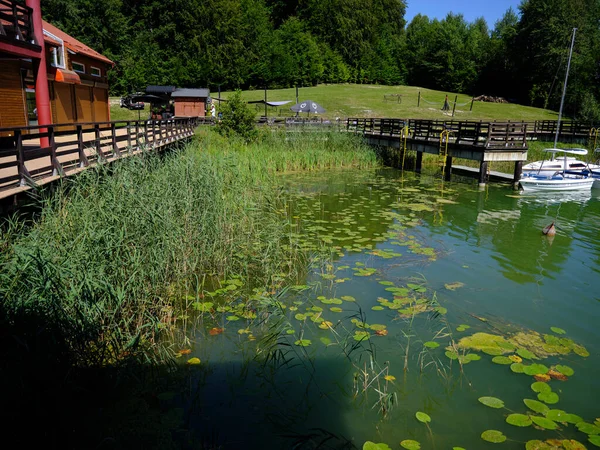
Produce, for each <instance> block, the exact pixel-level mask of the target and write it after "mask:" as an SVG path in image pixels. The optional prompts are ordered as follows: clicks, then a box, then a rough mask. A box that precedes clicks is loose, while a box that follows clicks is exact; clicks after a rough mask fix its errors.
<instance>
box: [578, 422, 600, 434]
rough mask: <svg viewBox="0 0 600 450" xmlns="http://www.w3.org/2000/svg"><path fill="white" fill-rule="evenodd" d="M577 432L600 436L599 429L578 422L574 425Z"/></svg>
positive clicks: (589, 424)
mask: <svg viewBox="0 0 600 450" xmlns="http://www.w3.org/2000/svg"><path fill="white" fill-rule="evenodd" d="M575 426H576V427H577V429H578V430H579V431H581V432H582V433H585V434H600V427H597V426H596V425H592V424H591V423H587V422H579V423H577V424H576V425H575Z"/></svg>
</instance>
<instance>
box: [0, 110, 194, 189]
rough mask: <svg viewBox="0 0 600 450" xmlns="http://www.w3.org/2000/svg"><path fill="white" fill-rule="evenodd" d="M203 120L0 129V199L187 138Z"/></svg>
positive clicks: (185, 119)
mask: <svg viewBox="0 0 600 450" xmlns="http://www.w3.org/2000/svg"><path fill="white" fill-rule="evenodd" d="M204 120H205V119H204V118H176V119H166V120H138V121H114V122H101V123H79V124H53V125H45V126H34V127H24V128H0V136H4V137H3V138H2V140H1V142H2V143H3V145H2V147H0V199H3V198H7V197H12V196H14V195H16V194H19V193H21V192H24V191H27V190H29V189H31V188H33V187H35V186H41V185H43V184H46V183H50V182H52V181H55V180H57V179H59V178H61V177H65V176H69V175H74V174H76V173H79V172H80V171H82V170H85V169H86V168H87V167H90V166H93V165H95V164H98V163H100V162H112V161H115V160H118V159H121V158H125V157H128V156H131V155H135V154H138V153H140V152H142V151H144V150H155V149H160V148H162V147H164V146H167V145H170V144H173V143H175V142H178V141H183V140H186V139H189V138H190V137H191V136H193V134H194V130H195V128H196V127H197V126H198V125H199V124H201V123H202V122H203V121H204Z"/></svg>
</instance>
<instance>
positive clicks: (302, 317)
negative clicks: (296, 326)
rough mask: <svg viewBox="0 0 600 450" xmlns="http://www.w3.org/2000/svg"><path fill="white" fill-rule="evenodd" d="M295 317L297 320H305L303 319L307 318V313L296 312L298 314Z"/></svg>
mask: <svg viewBox="0 0 600 450" xmlns="http://www.w3.org/2000/svg"><path fill="white" fill-rule="evenodd" d="M294 318H295V319H296V320H300V321H303V320H306V314H300V313H298V314H296V315H295V316H294Z"/></svg>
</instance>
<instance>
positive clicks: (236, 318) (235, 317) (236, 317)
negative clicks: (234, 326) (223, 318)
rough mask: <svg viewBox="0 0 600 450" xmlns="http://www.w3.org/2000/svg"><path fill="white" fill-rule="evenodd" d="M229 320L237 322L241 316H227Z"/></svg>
mask: <svg viewBox="0 0 600 450" xmlns="http://www.w3.org/2000/svg"><path fill="white" fill-rule="evenodd" d="M227 320H229V321H230V322H235V321H236V320H240V318H239V317H238V316H227Z"/></svg>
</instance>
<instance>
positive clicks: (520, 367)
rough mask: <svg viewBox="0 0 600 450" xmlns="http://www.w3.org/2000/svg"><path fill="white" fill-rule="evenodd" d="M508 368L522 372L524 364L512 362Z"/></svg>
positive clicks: (515, 371)
mask: <svg viewBox="0 0 600 450" xmlns="http://www.w3.org/2000/svg"><path fill="white" fill-rule="evenodd" d="M510 370H512V371H513V372H514V373H523V371H524V370H525V366H524V365H523V364H521V363H514V364H511V365H510Z"/></svg>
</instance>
